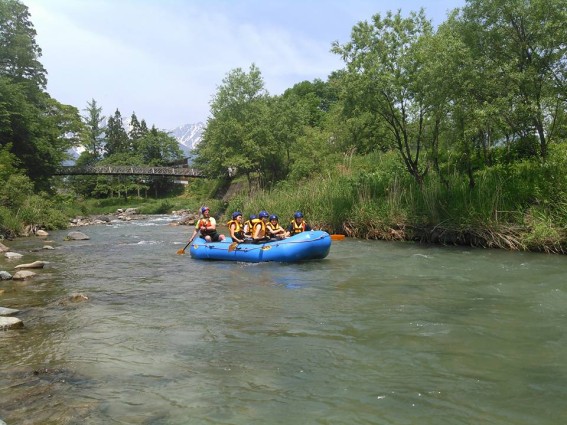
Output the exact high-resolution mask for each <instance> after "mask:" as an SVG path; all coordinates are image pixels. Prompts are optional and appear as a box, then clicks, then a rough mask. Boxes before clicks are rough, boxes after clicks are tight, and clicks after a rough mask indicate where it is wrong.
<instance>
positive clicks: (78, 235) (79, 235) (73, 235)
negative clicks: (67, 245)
mask: <svg viewBox="0 0 567 425" xmlns="http://www.w3.org/2000/svg"><path fill="white" fill-rule="evenodd" d="M88 239H90V238H89V237H88V236H87V235H85V234H84V233H83V232H69V234H68V235H67V237H66V238H65V240H68V241H84V240H88Z"/></svg>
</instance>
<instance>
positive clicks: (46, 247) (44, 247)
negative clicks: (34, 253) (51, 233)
mask: <svg viewBox="0 0 567 425" xmlns="http://www.w3.org/2000/svg"><path fill="white" fill-rule="evenodd" d="M43 249H55V248H53V247H52V246H51V245H44V246H43Z"/></svg>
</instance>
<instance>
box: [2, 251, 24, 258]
mask: <svg viewBox="0 0 567 425" xmlns="http://www.w3.org/2000/svg"><path fill="white" fill-rule="evenodd" d="M4 257H6V258H7V259H8V260H15V259H18V258H22V257H23V255H22V254H18V253H17V252H6V253H5V254H4Z"/></svg>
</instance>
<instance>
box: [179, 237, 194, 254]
mask: <svg viewBox="0 0 567 425" xmlns="http://www.w3.org/2000/svg"><path fill="white" fill-rule="evenodd" d="M191 242H193V241H192V240H191V241H189V242H187V245H185V246H184V247H183V248H181V249H178V250H177V255H183V254H185V250H186V249H187V247H188V246H189V245H191Z"/></svg>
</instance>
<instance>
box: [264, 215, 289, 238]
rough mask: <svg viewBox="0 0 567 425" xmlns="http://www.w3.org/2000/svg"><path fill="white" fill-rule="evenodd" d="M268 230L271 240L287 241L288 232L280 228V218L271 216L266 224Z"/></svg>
mask: <svg viewBox="0 0 567 425" xmlns="http://www.w3.org/2000/svg"><path fill="white" fill-rule="evenodd" d="M266 230H267V231H268V235H269V236H270V239H271V240H278V239H285V236H286V233H287V232H286V230H285V229H284V228H283V227H282V226H280V222H279V219H278V216H277V215H275V214H272V215H271V216H270V221H269V222H267V223H266Z"/></svg>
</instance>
